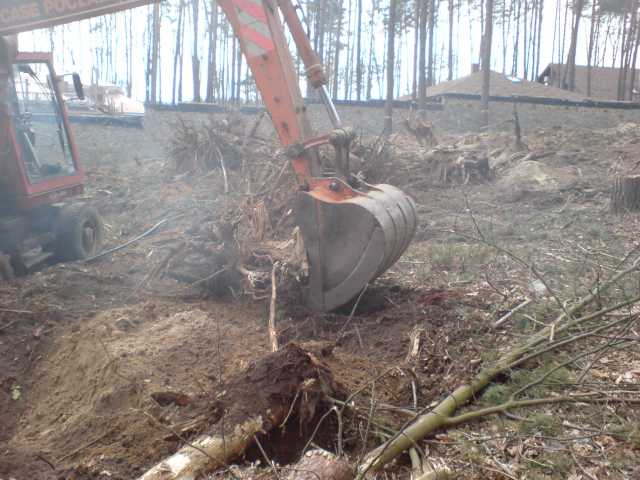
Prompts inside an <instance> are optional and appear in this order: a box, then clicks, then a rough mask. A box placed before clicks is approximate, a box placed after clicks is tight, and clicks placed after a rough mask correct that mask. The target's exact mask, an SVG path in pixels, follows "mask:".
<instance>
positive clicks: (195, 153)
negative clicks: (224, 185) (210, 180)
mask: <svg viewBox="0 0 640 480" xmlns="http://www.w3.org/2000/svg"><path fill="white" fill-rule="evenodd" d="M173 130H174V132H175V133H174V136H173V138H171V139H170V140H169V145H168V154H169V156H170V158H171V159H172V160H173V162H174V167H175V169H176V171H177V172H178V173H202V172H209V171H211V170H215V169H229V170H237V169H239V168H240V167H241V166H242V157H243V155H242V150H243V149H242V139H240V138H239V137H238V136H237V135H235V134H233V133H231V131H230V128H229V122H225V121H220V120H216V119H215V118H214V117H210V118H208V119H207V121H206V122H204V123H202V124H195V123H193V122H187V121H185V120H184V119H183V118H180V119H179V120H178V121H177V122H176V123H175V124H174V125H173Z"/></svg>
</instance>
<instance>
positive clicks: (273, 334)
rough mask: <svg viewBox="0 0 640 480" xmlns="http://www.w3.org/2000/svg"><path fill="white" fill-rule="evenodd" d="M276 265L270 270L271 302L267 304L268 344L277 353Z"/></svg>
mask: <svg viewBox="0 0 640 480" xmlns="http://www.w3.org/2000/svg"><path fill="white" fill-rule="evenodd" d="M277 268H278V267H277V264H276V263H274V264H273V268H272V269H271V302H270V303H269V344H270V345H271V351H272V352H277V351H278V350H279V348H278V332H277V330H276V299H277V296H278V293H277V288H278V287H277V285H276V280H277V279H276V269H277Z"/></svg>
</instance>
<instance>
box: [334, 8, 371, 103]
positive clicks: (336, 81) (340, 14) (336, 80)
mask: <svg viewBox="0 0 640 480" xmlns="http://www.w3.org/2000/svg"><path fill="white" fill-rule="evenodd" d="M372 15H373V14H372ZM343 17H344V10H343V8H342V5H340V7H339V12H338V23H337V27H336V46H335V56H334V60H333V89H332V93H333V98H338V86H339V78H340V76H339V72H340V50H342V44H341V43H340V40H341V35H342V20H343ZM372 21H373V20H372Z"/></svg>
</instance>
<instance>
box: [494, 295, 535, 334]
mask: <svg viewBox="0 0 640 480" xmlns="http://www.w3.org/2000/svg"><path fill="white" fill-rule="evenodd" d="M530 303H531V299H530V298H527V299H526V300H525V301H524V302H522V303H521V304H520V305H518V306H517V307H516V308H514V309H513V310H511V311H510V312H509V313H507V314H506V315H503V316H502V317H500V319H499V320H498V321H496V322H495V323H494V324H493V325H492V326H493V328H494V329H496V328H498V327H500V326H501V325H502V324H504V323H505V322H506V321H507V320H509V319H510V318H511V317H512V316H513V314H514V313H518V312H519V311H520V310H522V309H523V308H524V307H526V306H527V305H529V304H530Z"/></svg>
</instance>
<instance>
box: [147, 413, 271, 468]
mask: <svg viewBox="0 0 640 480" xmlns="http://www.w3.org/2000/svg"><path fill="white" fill-rule="evenodd" d="M262 427H263V421H262V417H256V418H250V419H248V420H247V421H245V422H244V423H242V424H240V425H236V427H235V428H234V429H233V432H229V433H227V434H225V435H224V439H223V437H222V436H220V435H215V436H212V435H204V436H201V437H199V438H197V439H196V440H194V441H193V442H191V443H190V445H185V446H183V447H182V448H181V449H180V450H178V451H177V452H176V453H174V454H173V455H171V456H170V457H168V458H165V459H164V460H162V461H161V462H160V463H157V464H156V465H154V466H153V467H152V468H151V469H150V470H148V471H147V472H146V473H145V474H144V475H142V476H141V477H139V478H138V480H195V479H196V478H197V477H198V475H200V474H202V473H203V472H205V471H207V470H215V469H217V468H221V467H224V466H225V465H227V464H228V463H229V461H230V460H231V459H233V458H235V457H238V456H239V455H241V454H242V453H243V452H244V451H245V450H246V449H247V447H248V446H249V445H250V444H251V443H252V442H253V438H254V435H256V434H258V433H260V432H261V431H262ZM194 447H197V448H194ZM205 453H206V454H205Z"/></svg>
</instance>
